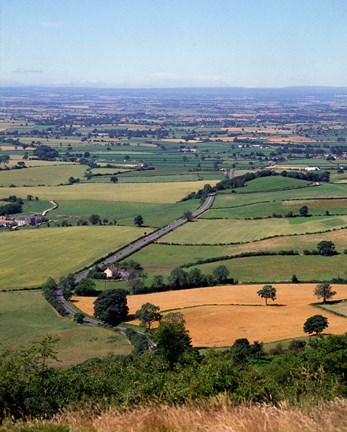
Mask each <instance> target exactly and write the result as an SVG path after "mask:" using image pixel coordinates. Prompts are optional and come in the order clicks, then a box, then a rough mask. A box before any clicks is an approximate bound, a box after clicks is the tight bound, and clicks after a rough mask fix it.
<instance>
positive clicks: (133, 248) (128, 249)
mask: <svg viewBox="0 0 347 432" xmlns="http://www.w3.org/2000/svg"><path fill="white" fill-rule="evenodd" d="M214 199H215V193H211V194H209V195H208V197H207V198H206V200H205V201H204V203H203V204H202V205H201V206H200V207H199V208H198V209H197V210H195V211H194V212H193V213H192V216H193V217H197V216H200V215H201V214H202V213H204V212H205V211H206V210H208V209H209V208H210V207H211V206H212V204H213V201H214ZM187 222H188V219H187V218H186V217H184V216H183V217H181V218H179V219H176V220H175V221H174V222H172V223H171V224H170V225H167V226H164V227H162V228H160V229H159V230H157V231H154V232H152V233H151V234H148V235H146V236H145V237H142V238H140V239H139V240H136V241H135V242H134V243H130V244H128V245H127V246H125V247H124V248H123V249H120V250H119V251H117V252H115V253H114V254H113V255H111V256H109V257H108V258H106V259H104V260H103V261H101V262H100V263H99V264H98V266H99V267H103V266H105V265H108V264H111V263H114V262H115V261H119V260H121V259H123V258H125V257H127V256H129V255H132V254H133V253H135V252H137V251H139V250H140V249H142V248H143V247H145V246H147V245H149V244H151V243H153V242H154V241H156V240H157V239H159V238H160V237H162V236H164V235H165V234H168V233H169V232H171V231H173V230H175V229H176V228H178V227H180V226H182V225H184V224H185V223H187ZM88 273H89V269H86V270H83V271H81V272H79V273H77V274H76V275H75V281H76V282H79V281H80V280H81V279H83V278H85V277H87V275H88ZM56 296H57V301H58V303H59V304H61V305H62V306H63V308H64V309H65V311H66V312H67V313H68V314H69V315H72V316H75V315H76V313H77V312H76V311H75V310H74V309H73V308H72V307H71V306H70V305H69V304H68V302H67V301H66V300H65V299H64V297H63V292H62V289H61V288H58V289H57V291H56ZM84 322H85V323H87V324H92V325H100V324H102V322H101V321H99V320H97V319H95V318H90V317H85V318H84ZM116 329H117V330H118V331H120V332H122V333H124V332H125V330H126V329H125V328H124V327H116Z"/></svg>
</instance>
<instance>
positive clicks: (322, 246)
mask: <svg viewBox="0 0 347 432" xmlns="http://www.w3.org/2000/svg"><path fill="white" fill-rule="evenodd" d="M317 250H318V253H319V255H324V256H332V255H336V250H335V244H334V243H333V242H332V241H328V240H323V241H321V242H319V243H318V244H317Z"/></svg>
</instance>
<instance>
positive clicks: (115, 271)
mask: <svg viewBox="0 0 347 432" xmlns="http://www.w3.org/2000/svg"><path fill="white" fill-rule="evenodd" d="M131 272H132V270H131V269H127V270H123V269H120V268H118V267H117V266H116V265H114V264H111V265H110V266H108V267H107V269H106V270H104V273H105V275H106V277H107V278H109V279H111V278H113V279H122V280H128V279H129V276H130V274H131Z"/></svg>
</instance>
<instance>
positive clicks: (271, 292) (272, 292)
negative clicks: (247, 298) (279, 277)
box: [257, 285, 277, 306]
mask: <svg viewBox="0 0 347 432" xmlns="http://www.w3.org/2000/svg"><path fill="white" fill-rule="evenodd" d="M276 292H277V291H276V288H274V287H273V286H272V285H264V286H263V288H262V289H260V290H259V291H257V294H258V296H260V297H261V298H264V299H265V304H266V306H267V301H268V299H271V300H272V301H275V300H276Z"/></svg>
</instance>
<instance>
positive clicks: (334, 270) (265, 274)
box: [190, 255, 346, 283]
mask: <svg viewBox="0 0 347 432" xmlns="http://www.w3.org/2000/svg"><path fill="white" fill-rule="evenodd" d="M219 264H223V265H225V266H226V267H227V268H228V269H229V272H230V277H233V278H236V279H237V280H238V281H239V283H246V282H247V283H248V282H258V283H260V282H262V283H265V282H281V281H287V282H290V281H291V277H292V275H293V274H295V275H296V276H297V278H298V279H299V281H311V280H330V279H332V278H335V277H342V278H343V277H345V274H344V273H345V271H346V256H345V255H336V256H333V257H322V256H318V255H315V256H306V255H305V256H301V255H298V256H297V255H294V256H268V257H267V256H259V257H250V258H237V259H233V260H227V261H219V262H214V263H209V264H202V265H199V266H197V268H200V270H201V271H202V272H204V273H206V274H208V273H212V270H213V269H214V268H215V267H217V266H218V265H219ZM190 269H191V268H190Z"/></svg>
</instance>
